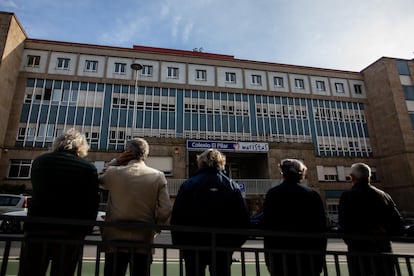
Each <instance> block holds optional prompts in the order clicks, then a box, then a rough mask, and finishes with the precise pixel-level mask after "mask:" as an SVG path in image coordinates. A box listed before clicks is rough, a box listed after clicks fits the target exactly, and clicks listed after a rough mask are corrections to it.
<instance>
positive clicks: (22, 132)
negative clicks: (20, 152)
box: [17, 127, 36, 140]
mask: <svg viewBox="0 0 414 276" xmlns="http://www.w3.org/2000/svg"><path fill="white" fill-rule="evenodd" d="M35 132H36V128H34V127H28V128H25V127H21V128H19V131H18V134H17V140H24V139H25V138H26V139H27V140H33V138H34V136H35Z"/></svg>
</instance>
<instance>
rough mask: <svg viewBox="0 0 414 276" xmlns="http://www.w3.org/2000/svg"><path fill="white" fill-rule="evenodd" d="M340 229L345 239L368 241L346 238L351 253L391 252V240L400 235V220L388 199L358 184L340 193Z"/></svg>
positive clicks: (388, 197)
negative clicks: (357, 236) (390, 238)
mask: <svg viewBox="0 0 414 276" xmlns="http://www.w3.org/2000/svg"><path fill="white" fill-rule="evenodd" d="M339 225H340V227H341V230H342V231H343V232H344V234H345V235H348V236H349V235H366V236H368V239H367V240H360V239H352V238H350V237H348V238H347V237H346V236H345V242H346V243H347V245H348V249H349V250H351V251H365V252H370V251H374V252H391V243H390V241H389V237H390V236H395V235H400V234H402V233H403V229H404V228H403V220H402V218H401V215H400V213H399V212H398V210H397V208H396V206H395V203H394V202H393V200H392V198H391V196H390V195H389V194H387V193H385V192H383V191H381V190H380V189H377V188H375V187H374V186H372V185H370V184H369V183H367V182H365V183H357V184H354V186H353V187H352V188H351V189H350V190H349V191H345V192H343V193H342V195H341V198H340V201H339Z"/></svg>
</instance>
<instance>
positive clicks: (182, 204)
mask: <svg viewBox="0 0 414 276" xmlns="http://www.w3.org/2000/svg"><path fill="white" fill-rule="evenodd" d="M171 224H172V225H187V226H196V227H212V228H234V229H243V228H248V227H249V213H248V210H247V208H246V204H245V201H244V199H243V197H242V195H241V192H240V189H239V187H238V185H237V183H235V182H234V181H232V180H231V179H230V178H229V177H227V176H226V175H224V173H223V172H221V171H220V170H218V169H217V168H213V167H208V168H202V169H200V170H199V171H198V172H197V173H196V175H194V176H193V177H191V178H189V179H188V180H186V181H185V182H184V183H183V184H182V185H181V187H180V189H179V191H178V194H177V197H176V199H175V202H174V206H173V210H172V215H171ZM172 239H173V243H174V244H181V245H185V244H187V245H210V244H211V235H210V234H201V233H186V232H178V231H173V232H172ZM245 241H246V237H245V236H240V235H219V236H218V237H217V245H219V246H231V247H239V246H241V245H242V244H243V243H244V242H245Z"/></svg>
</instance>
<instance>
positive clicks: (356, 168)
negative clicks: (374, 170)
mask: <svg viewBox="0 0 414 276" xmlns="http://www.w3.org/2000/svg"><path fill="white" fill-rule="evenodd" d="M351 176H353V177H355V178H356V179H358V180H365V181H369V180H370V178H371V168H370V167H369V166H368V165H367V164H365V163H355V164H353V165H352V166H351Z"/></svg>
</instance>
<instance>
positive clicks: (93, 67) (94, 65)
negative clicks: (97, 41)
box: [85, 60, 98, 72]
mask: <svg viewBox="0 0 414 276" xmlns="http://www.w3.org/2000/svg"><path fill="white" fill-rule="evenodd" d="M85 71H87V72H96V71H98V61H97V60H86V61H85Z"/></svg>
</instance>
